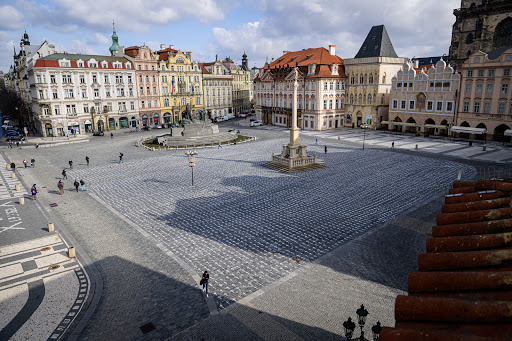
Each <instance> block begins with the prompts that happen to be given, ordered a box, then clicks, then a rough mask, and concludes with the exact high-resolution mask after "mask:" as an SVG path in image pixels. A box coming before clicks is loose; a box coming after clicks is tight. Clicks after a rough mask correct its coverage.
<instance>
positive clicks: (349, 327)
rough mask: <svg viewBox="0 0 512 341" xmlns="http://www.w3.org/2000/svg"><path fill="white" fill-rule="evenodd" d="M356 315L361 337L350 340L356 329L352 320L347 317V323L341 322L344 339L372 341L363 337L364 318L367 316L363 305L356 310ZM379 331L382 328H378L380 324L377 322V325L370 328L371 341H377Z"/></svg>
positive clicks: (348, 340)
mask: <svg viewBox="0 0 512 341" xmlns="http://www.w3.org/2000/svg"><path fill="white" fill-rule="evenodd" d="M356 314H357V323H358V324H359V327H360V328H361V336H359V337H356V338H352V336H353V335H354V330H355V329H356V324H355V323H354V322H352V319H351V318H350V317H349V318H348V320H347V321H345V322H343V328H344V329H345V337H346V338H347V341H372V340H368V339H366V338H365V337H364V331H363V327H364V324H365V323H366V316H368V310H366V309H364V305H362V304H361V308H359V309H357V310H356ZM381 329H382V327H381V326H380V322H377V324H375V325H374V326H373V327H372V335H373V341H379V335H380V331H381Z"/></svg>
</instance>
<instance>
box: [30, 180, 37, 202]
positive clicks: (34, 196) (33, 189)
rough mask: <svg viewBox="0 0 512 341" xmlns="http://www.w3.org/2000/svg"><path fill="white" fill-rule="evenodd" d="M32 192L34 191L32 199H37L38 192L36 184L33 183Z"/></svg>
mask: <svg viewBox="0 0 512 341" xmlns="http://www.w3.org/2000/svg"><path fill="white" fill-rule="evenodd" d="M30 193H32V200H36V194H37V188H36V184H33V185H32V188H31V189H30Z"/></svg>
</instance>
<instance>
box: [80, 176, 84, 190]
mask: <svg viewBox="0 0 512 341" xmlns="http://www.w3.org/2000/svg"><path fill="white" fill-rule="evenodd" d="M80 185H82V192H83V191H85V181H84V179H80Z"/></svg>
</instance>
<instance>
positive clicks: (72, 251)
mask: <svg viewBox="0 0 512 341" xmlns="http://www.w3.org/2000/svg"><path fill="white" fill-rule="evenodd" d="M68 257H69V258H76V255H75V248H74V247H73V246H70V247H69V248H68Z"/></svg>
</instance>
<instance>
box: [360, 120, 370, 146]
mask: <svg viewBox="0 0 512 341" xmlns="http://www.w3.org/2000/svg"><path fill="white" fill-rule="evenodd" d="M368 128H370V126H369V125H368V124H361V129H363V150H364V143H365V141H366V129H368Z"/></svg>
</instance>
